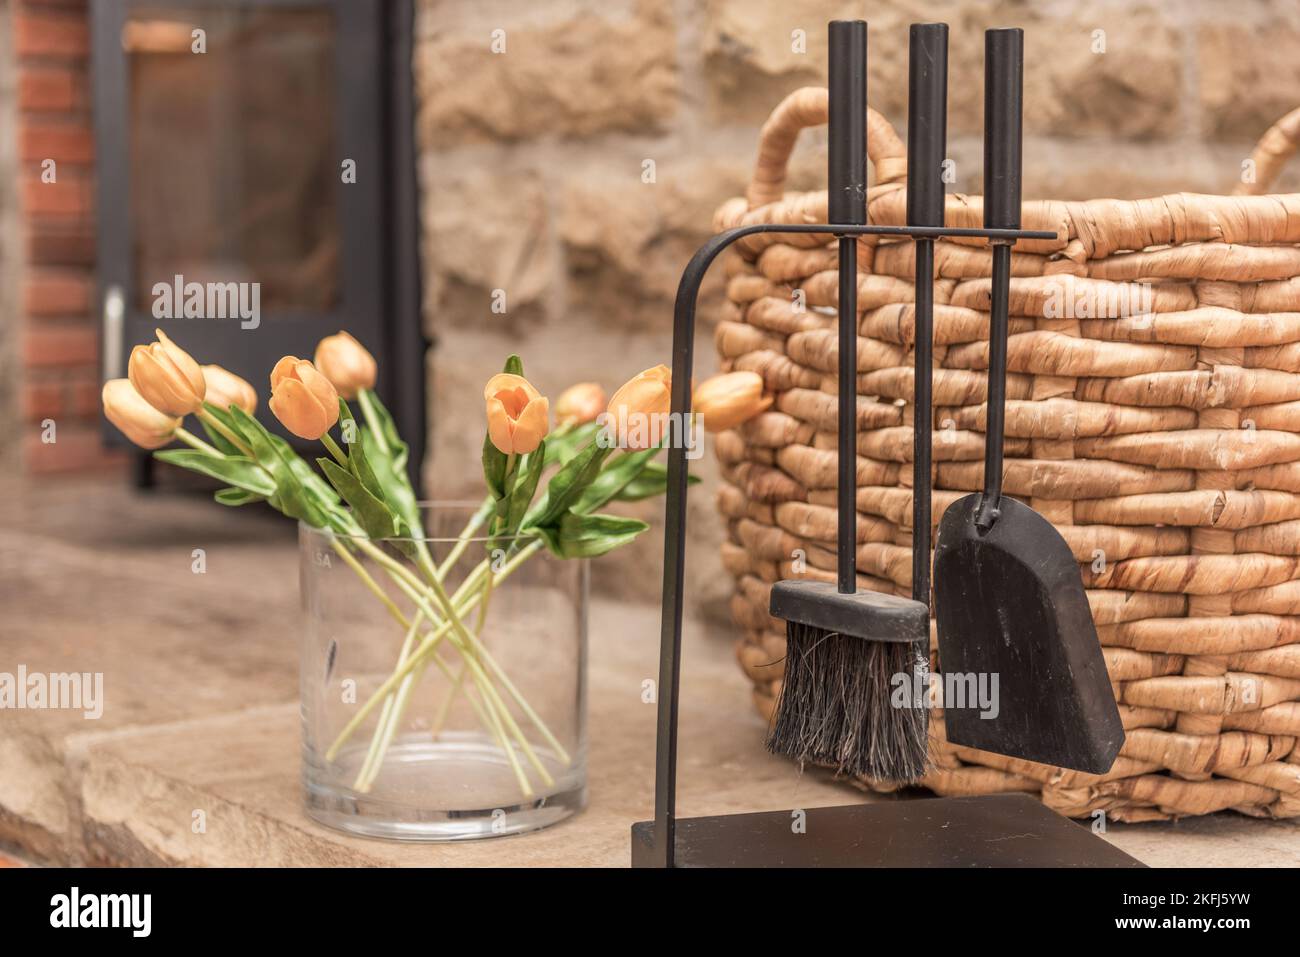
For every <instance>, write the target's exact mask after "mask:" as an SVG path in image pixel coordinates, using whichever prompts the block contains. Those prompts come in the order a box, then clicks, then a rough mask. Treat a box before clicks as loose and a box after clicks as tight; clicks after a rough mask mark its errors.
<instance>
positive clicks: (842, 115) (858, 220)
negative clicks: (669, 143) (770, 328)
mask: <svg viewBox="0 0 1300 957" xmlns="http://www.w3.org/2000/svg"><path fill="white" fill-rule="evenodd" d="M829 70H830V74H829V87H830V109H829V114H830V116H829V126H830V130H829V135H828V139H829V140H830V148H829V158H828V161H827V180H828V183H829V193H828V198H827V217H828V218H829V219H830V221H831V223H833V224H843V225H849V226H861V225H864V224H865V223H866V221H867V24H866V22H865V21H863V20H832V21H831V24H830V66H829ZM839 259H840V263H839V268H840V276H839V279H840V290H839V382H838V388H839V423H838V429H839V436H838V439H839V476H838V479H837V482H838V485H837V493H836V504H837V506H838V516H839V523H838V529H837V535H836V539H835V541H836V552H837V555H836V558H837V563H836V564H837V571H838V578H839V582H838V584H839V590H840V592H841V593H842V594H845V595H851V594H853V593H854V592H856V591H857V590H858V556H857V547H858V503H857V490H858V489H857V485H858V428H857V426H858V240H857V237H856V236H841V237H840V256H839Z"/></svg>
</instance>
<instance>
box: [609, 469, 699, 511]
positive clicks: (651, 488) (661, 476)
mask: <svg viewBox="0 0 1300 957" xmlns="http://www.w3.org/2000/svg"><path fill="white" fill-rule="evenodd" d="M686 484H687V485H688V486H691V485H699V484H700V477H699V476H698V475H691V474H689V473H688V474H687V476H686ZM667 491H668V468H667V466H665V465H663V464H662V463H660V462H647V463H646V466H645V468H643V469H642V470H641V474H640V475H638V476H637V477H636V478H634V479H632V481H630V482H628V483H627V484H626V485H624V486H623V487H622V488H621V489H619V492H618V494H617V495H615V496H614V498H613V499H612V500H611V501H615V502H639V501H641V500H642V499H647V498H654V497H655V496H656V495H663V494H664V493H665V492H667Z"/></svg>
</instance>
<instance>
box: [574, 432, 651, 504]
mask: <svg viewBox="0 0 1300 957" xmlns="http://www.w3.org/2000/svg"><path fill="white" fill-rule="evenodd" d="M658 454H659V449H657V448H655V449H645V450H644V451H641V452H628V453H627V454H626V455H620V456H619V457H618V458H616V459H614V461H613V462H611V463H610V464H609V465H607V466H605V468H603V469H601V471H600V475H598V476H596V479H595V481H593V482H592V483H591V484H590V485H588V486H587V489H586V491H584V492H583V493H582V495H580V496H579V497H578V500H577V501H576V502H574V503H573V506H572V509H573V511H574V512H577V513H578V514H580V515H581V514H586V513H590V512H594V511H595V510H596V509H598V508H600V507H601V506H602V505H604V504H605V503H606V502H608V501H609V500H610V499H612V498H614V496H616V495H618V493H619V492H620V491H622V489H623V487H624V486H625V485H627V483H628V482H631V481H632V480H633V479H635V478H636V477H637V476H638V475H640V474H641V472H642V470H643V469H644V468H645V467H646V465H647V464H649V462H650V460H651V459H652V458H654V457H655V456H656V455H658Z"/></svg>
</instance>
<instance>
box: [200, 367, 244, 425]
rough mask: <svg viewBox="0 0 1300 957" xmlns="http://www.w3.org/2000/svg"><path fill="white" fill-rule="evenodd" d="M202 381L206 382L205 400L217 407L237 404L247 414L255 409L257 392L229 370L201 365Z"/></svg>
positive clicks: (228, 406)
mask: <svg viewBox="0 0 1300 957" xmlns="http://www.w3.org/2000/svg"><path fill="white" fill-rule="evenodd" d="M203 381H204V382H206V383H207V386H208V392H207V395H205V396H204V399H203V400H204V401H205V402H211V403H212V404H213V405H215V406H216V407H217V408H218V409H228V408H230V407H231V406H232V405H234V406H238V407H239V408H241V409H243V410H244V411H245V412H247V413H248V414H249V415H252V414H253V412H254V411H255V410H256V409H257V392H256V391H254V389H253V387H252V385H250V384H249V383H248V382H247V381H245V380H244V379H241V378H240V377H239V376H237V375H235V374H234V373H233V372H229V371H227V370H225V369H223V368H221V366H215V365H209V366H204V367H203Z"/></svg>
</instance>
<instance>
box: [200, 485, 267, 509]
mask: <svg viewBox="0 0 1300 957" xmlns="http://www.w3.org/2000/svg"><path fill="white" fill-rule="evenodd" d="M212 497H213V498H215V499H216V500H217V502H219V503H220V504H222V505H231V506H239V505H252V504H253V503H254V502H265V501H266V496H264V495H254V494H253V493H252V492H249V491H247V490H245V489H242V488H223V489H218V490H217V492H216V494H215V495H213V496H212Z"/></svg>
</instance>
